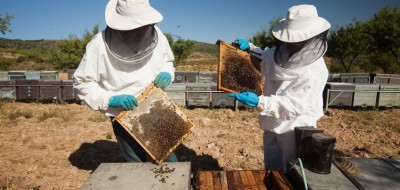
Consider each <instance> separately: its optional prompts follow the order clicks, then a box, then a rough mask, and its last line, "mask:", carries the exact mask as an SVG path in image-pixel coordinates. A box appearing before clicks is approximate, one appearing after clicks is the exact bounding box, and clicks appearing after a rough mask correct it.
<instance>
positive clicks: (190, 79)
mask: <svg viewBox="0 0 400 190" xmlns="http://www.w3.org/2000/svg"><path fill="white" fill-rule="evenodd" d="M198 76H199V72H198V71H185V81H186V82H187V83H197V78H198Z"/></svg>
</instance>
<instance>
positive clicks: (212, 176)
mask: <svg viewBox="0 0 400 190" xmlns="http://www.w3.org/2000/svg"><path fill="white" fill-rule="evenodd" d="M194 182H195V184H193V185H194V188H195V189H198V190H208V189H215V190H228V189H229V190H235V189H260V190H268V189H273V190H289V189H291V185H290V184H289V182H288V181H287V179H286V178H285V177H284V175H283V174H282V173H281V172H279V171H267V172H266V171H263V170H236V171H199V172H197V173H196V176H195V181H194Z"/></svg>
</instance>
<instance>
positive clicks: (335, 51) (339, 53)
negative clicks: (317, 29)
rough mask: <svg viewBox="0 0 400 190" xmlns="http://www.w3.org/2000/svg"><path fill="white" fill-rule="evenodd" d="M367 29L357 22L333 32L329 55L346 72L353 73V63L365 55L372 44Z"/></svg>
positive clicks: (329, 40) (329, 44)
mask: <svg viewBox="0 0 400 190" xmlns="http://www.w3.org/2000/svg"><path fill="white" fill-rule="evenodd" d="M366 29H367V27H366V25H365V24H364V23H362V22H359V21H356V22H355V23H354V24H352V23H350V24H348V25H346V26H345V27H339V28H337V29H334V30H332V31H331V34H330V36H329V38H328V50H327V55H328V56H330V57H332V58H333V59H336V60H338V62H339V63H340V65H341V66H342V67H343V69H344V71H345V72H350V71H351V69H352V66H353V63H355V61H356V60H357V58H358V57H359V56H360V55H361V54H363V53H365V51H366V49H368V47H369V44H370V43H371V39H370V36H369V35H368V34H367V32H366Z"/></svg>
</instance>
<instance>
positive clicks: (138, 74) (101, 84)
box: [74, 26, 175, 116]
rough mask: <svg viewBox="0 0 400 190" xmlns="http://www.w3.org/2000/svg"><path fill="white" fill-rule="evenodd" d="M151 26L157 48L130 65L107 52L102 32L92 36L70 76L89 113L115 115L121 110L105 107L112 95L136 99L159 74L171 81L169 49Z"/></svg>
mask: <svg viewBox="0 0 400 190" xmlns="http://www.w3.org/2000/svg"><path fill="white" fill-rule="evenodd" d="M154 27H155V29H156V31H157V35H158V43H157V46H156V47H155V49H154V50H153V53H152V54H151V55H149V56H148V57H147V58H145V59H142V60H140V61H137V62H134V63H132V62H124V61H122V60H120V59H119V60H117V59H116V58H115V57H114V56H113V55H111V54H110V51H107V46H106V44H105V40H104V39H105V37H104V34H105V32H104V31H102V32H100V33H98V34H96V35H95V36H94V37H93V39H92V40H91V42H89V43H88V45H87V46H86V53H85V55H84V56H83V58H82V60H81V63H80V64H79V67H78V68H77V69H76V71H75V73H74V88H75V89H76V90H77V91H78V97H79V98H80V99H81V100H83V101H84V102H85V103H86V104H87V105H88V106H90V107H91V108H92V109H93V110H99V111H101V112H102V113H104V114H105V115H106V116H116V115H118V114H119V113H120V112H121V111H122V110H123V109H122V108H113V107H109V106H108V102H109V99H110V98H111V97H112V96H115V95H122V94H130V95H133V96H135V97H137V96H138V95H139V94H140V93H141V92H142V91H143V90H144V89H145V88H146V87H148V86H149V85H150V84H151V83H152V82H153V81H154V79H155V78H156V76H157V75H158V74H159V73H160V72H168V73H169V74H170V75H171V78H172V79H174V72H175V68H174V66H173V60H174V56H173V53H172V50H171V47H170V46H169V43H168V40H167V38H166V37H165V36H164V34H163V33H162V32H161V30H160V29H159V28H158V27H157V26H154ZM139 106H140V105H139Z"/></svg>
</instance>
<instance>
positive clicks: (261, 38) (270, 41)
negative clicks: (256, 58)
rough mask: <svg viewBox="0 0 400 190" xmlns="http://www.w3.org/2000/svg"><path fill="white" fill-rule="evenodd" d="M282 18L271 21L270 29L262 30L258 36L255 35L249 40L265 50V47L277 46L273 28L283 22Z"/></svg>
mask: <svg viewBox="0 0 400 190" xmlns="http://www.w3.org/2000/svg"><path fill="white" fill-rule="evenodd" d="M281 19H282V18H276V19H275V20H272V21H269V28H268V30H267V29H266V28H261V30H260V31H258V32H257V33H256V34H254V35H253V36H252V37H251V39H250V40H249V41H250V42H251V43H253V44H254V45H256V46H258V47H260V48H262V49H264V48H265V47H273V46H275V45H276V39H275V38H274V36H273V35H272V28H273V27H274V26H275V25H276V24H277V23H278V22H279V21H280V20H281Z"/></svg>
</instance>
